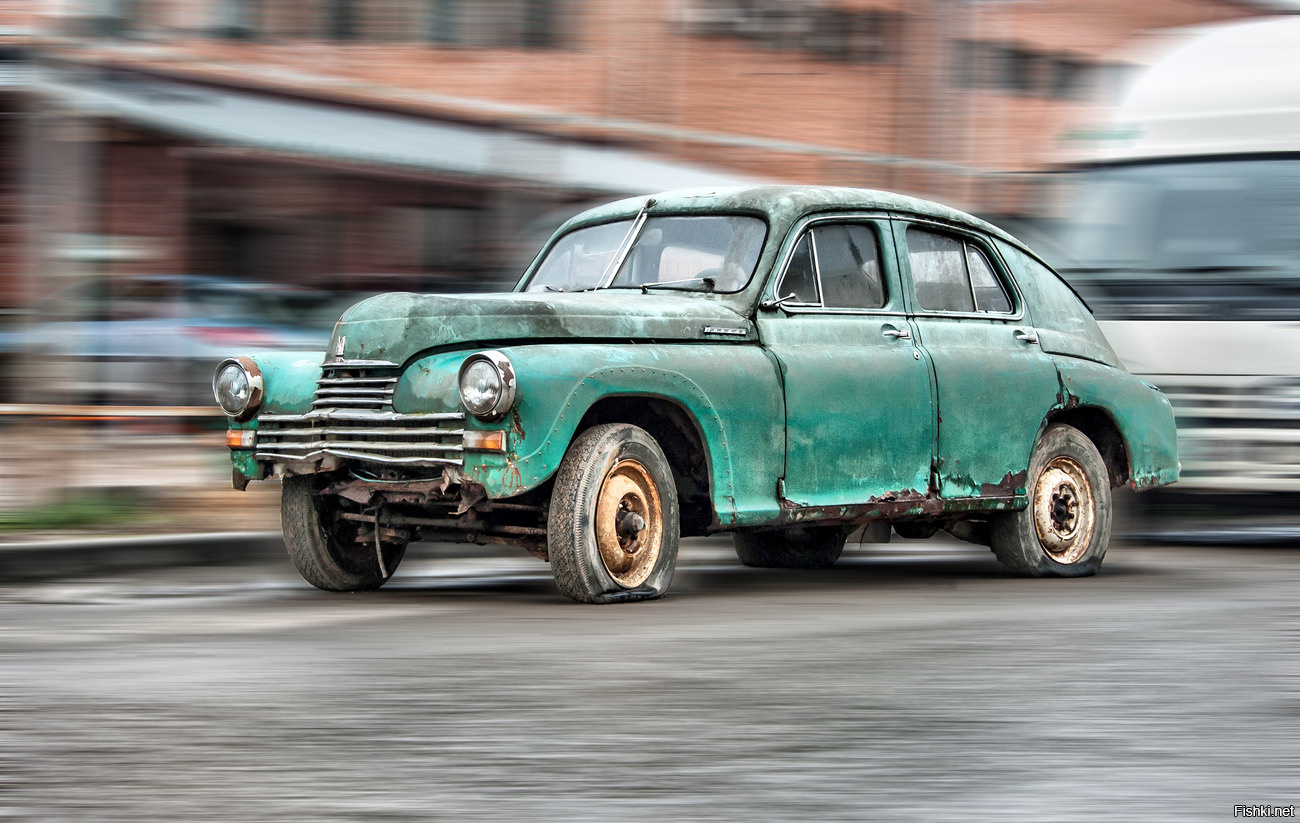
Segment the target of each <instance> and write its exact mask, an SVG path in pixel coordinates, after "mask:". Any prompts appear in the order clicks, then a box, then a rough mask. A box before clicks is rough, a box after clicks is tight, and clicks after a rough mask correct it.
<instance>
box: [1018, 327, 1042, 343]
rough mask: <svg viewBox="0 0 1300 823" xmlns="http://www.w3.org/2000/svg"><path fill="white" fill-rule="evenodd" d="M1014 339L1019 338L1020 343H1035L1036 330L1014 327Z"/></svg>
mask: <svg viewBox="0 0 1300 823" xmlns="http://www.w3.org/2000/svg"><path fill="white" fill-rule="evenodd" d="M1016 339H1017V340H1019V341H1020V342H1021V343H1037V342H1038V332H1032V331H1024V330H1023V329H1016Z"/></svg>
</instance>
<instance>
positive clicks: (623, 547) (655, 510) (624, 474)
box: [596, 459, 663, 589]
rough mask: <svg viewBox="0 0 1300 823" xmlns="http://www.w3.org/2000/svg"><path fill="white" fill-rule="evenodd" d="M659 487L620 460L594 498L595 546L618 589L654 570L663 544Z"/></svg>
mask: <svg viewBox="0 0 1300 823" xmlns="http://www.w3.org/2000/svg"><path fill="white" fill-rule="evenodd" d="M659 507H660V498H659V488H658V486H656V485H655V482H654V479H653V478H652V477H651V476H650V471H649V469H647V468H646V467H645V466H644V465H642V464H641V463H640V462H639V461H637V460H631V459H628V460H622V461H620V462H619V463H617V464H616V465H615V466H614V467H613V468H611V469H610V470H609V472H608V473H607V474H606V475H605V480H604V482H603V483H602V484H601V488H600V494H599V496H598V497H597V498H596V547H597V549H598V550H599V551H600V559H601V562H602V563H604V564H605V570H606V571H608V572H609V574H610V576H611V577H613V578H614V581H615V582H616V583H618V584H619V585H620V586H623V587H625V588H629V589H630V588H635V587H637V586H640V585H641V584H642V583H644V582H645V581H646V580H647V579H648V578H649V577H650V573H651V572H652V571H654V567H655V563H656V561H657V560H658V559H659V550H660V547H661V546H662V544H663V523H662V520H661V515H660V508H659Z"/></svg>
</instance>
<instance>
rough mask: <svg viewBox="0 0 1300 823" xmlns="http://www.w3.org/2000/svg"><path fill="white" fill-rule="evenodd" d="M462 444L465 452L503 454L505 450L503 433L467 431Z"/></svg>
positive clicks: (504, 434) (504, 435)
mask: <svg viewBox="0 0 1300 823" xmlns="http://www.w3.org/2000/svg"><path fill="white" fill-rule="evenodd" d="M463 442H464V446H465V451H478V452H504V451H505V450H506V433H505V432H503V431H494V432H485V431H474V430H472V429H467V430H466V431H465V439H464V441H463Z"/></svg>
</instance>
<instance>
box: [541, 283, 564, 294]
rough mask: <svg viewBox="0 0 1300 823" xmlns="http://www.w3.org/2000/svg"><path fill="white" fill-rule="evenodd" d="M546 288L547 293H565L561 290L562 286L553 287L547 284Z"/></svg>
mask: <svg viewBox="0 0 1300 823" xmlns="http://www.w3.org/2000/svg"><path fill="white" fill-rule="evenodd" d="M544 288H545V289H546V290H547V291H558V292H561V293H563V292H564V289H563V288H561V287H560V286H552V285H551V284H550V283H547V284H546V286H545V287H544Z"/></svg>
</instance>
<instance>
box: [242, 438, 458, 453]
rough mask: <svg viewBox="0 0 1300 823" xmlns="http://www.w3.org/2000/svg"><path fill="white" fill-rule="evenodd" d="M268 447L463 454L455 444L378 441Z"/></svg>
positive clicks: (312, 443) (277, 444)
mask: <svg viewBox="0 0 1300 823" xmlns="http://www.w3.org/2000/svg"><path fill="white" fill-rule="evenodd" d="M267 445H269V446H275V447H276V448H278V449H326V450H332V449H377V450H379V451H398V452H412V451H414V452H418V451H432V452H463V451H465V447H464V446H462V445H460V444H456V445H451V444H447V443H406V442H402V441H398V442H395V443H386V442H384V441H382V440H379V441H369V440H365V441H355V442H350V441H347V440H315V441H311V442H308V443H268V444H267Z"/></svg>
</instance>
